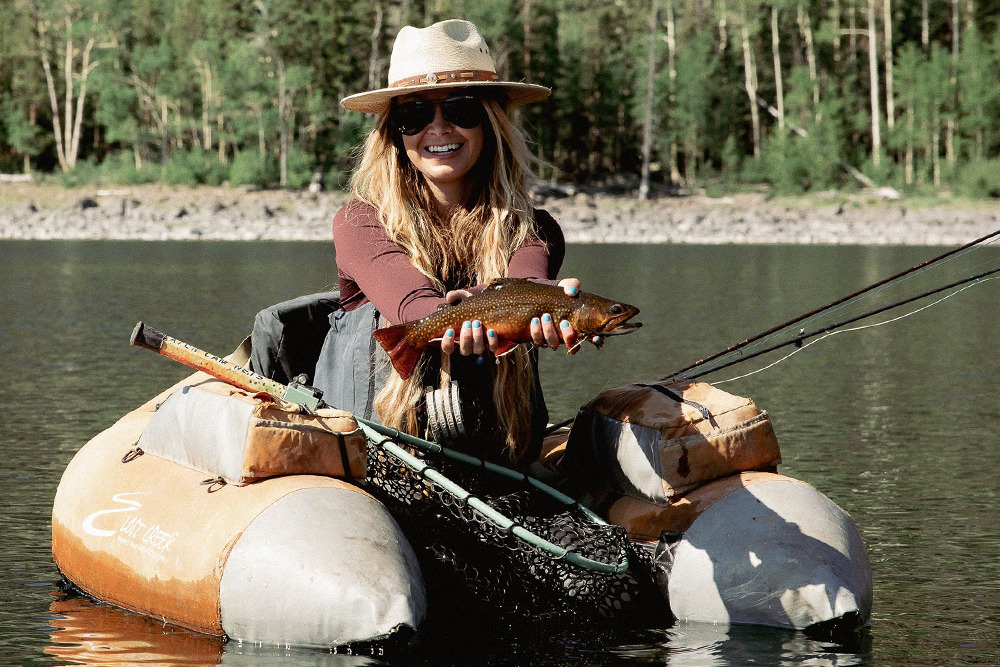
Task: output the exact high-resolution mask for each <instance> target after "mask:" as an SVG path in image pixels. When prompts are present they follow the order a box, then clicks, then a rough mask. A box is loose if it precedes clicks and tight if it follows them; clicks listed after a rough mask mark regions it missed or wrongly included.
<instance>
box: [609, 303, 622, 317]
mask: <svg viewBox="0 0 1000 667" xmlns="http://www.w3.org/2000/svg"><path fill="white" fill-rule="evenodd" d="M624 312H625V308H624V307H622V305H621V304H620V303H616V304H615V305H613V306H611V314H612V315H621V314H622V313H624Z"/></svg>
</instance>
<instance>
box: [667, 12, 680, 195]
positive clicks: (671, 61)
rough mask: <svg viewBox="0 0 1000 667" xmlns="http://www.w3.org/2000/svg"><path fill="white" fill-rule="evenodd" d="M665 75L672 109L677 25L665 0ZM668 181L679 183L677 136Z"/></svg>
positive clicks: (671, 155) (671, 143) (672, 147)
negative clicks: (667, 80) (668, 80)
mask: <svg viewBox="0 0 1000 667" xmlns="http://www.w3.org/2000/svg"><path fill="white" fill-rule="evenodd" d="M667 74H668V75H669V76H670V92H669V97H668V102H669V104H670V108H671V109H673V107H674V97H675V91H676V90H677V24H676V22H675V21H674V0H667ZM669 161H670V181H671V182H672V183H680V181H681V172H680V169H679V168H678V166H677V136H676V134H675V135H674V136H672V137H671V139H670V160H669Z"/></svg>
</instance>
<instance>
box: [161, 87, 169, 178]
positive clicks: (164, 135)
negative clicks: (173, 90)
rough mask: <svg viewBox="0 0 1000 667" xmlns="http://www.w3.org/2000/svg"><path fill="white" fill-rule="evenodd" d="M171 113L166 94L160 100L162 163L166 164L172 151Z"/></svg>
mask: <svg viewBox="0 0 1000 667" xmlns="http://www.w3.org/2000/svg"><path fill="white" fill-rule="evenodd" d="M169 114H170V111H169V109H168V107H167V98H166V96H164V97H163V98H162V99H161V100H160V164H166V162H167V154H168V153H169V152H170V132H169V131H168V130H167V123H168V121H169V120H170V115H169Z"/></svg>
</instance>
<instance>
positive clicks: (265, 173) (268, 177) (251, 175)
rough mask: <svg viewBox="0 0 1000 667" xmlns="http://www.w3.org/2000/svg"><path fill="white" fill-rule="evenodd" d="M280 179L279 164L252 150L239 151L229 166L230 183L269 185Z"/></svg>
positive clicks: (235, 184)
mask: <svg viewBox="0 0 1000 667" xmlns="http://www.w3.org/2000/svg"><path fill="white" fill-rule="evenodd" d="M277 180H278V167H277V165H276V164H275V163H274V162H273V161H271V160H269V159H267V158H266V157H264V158H262V157H261V156H260V154H259V153H256V152H254V151H252V150H250V151H242V152H240V153H237V154H236V156H235V157H234V158H233V163H232V165H230V167H229V184H230V185H233V186H239V185H252V186H256V187H262V188H263V187H267V186H268V185H270V184H271V183H274V182H276V181H277Z"/></svg>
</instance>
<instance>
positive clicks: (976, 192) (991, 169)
mask: <svg viewBox="0 0 1000 667" xmlns="http://www.w3.org/2000/svg"><path fill="white" fill-rule="evenodd" d="M955 190H956V192H957V193H958V194H960V195H964V196H966V197H972V198H983V197H993V198H997V197H1000V158H993V159H992V160H980V159H977V160H973V161H971V162H969V163H967V164H965V165H964V166H963V167H962V168H961V169H960V170H959V172H958V178H957V179H956V183H955Z"/></svg>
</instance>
